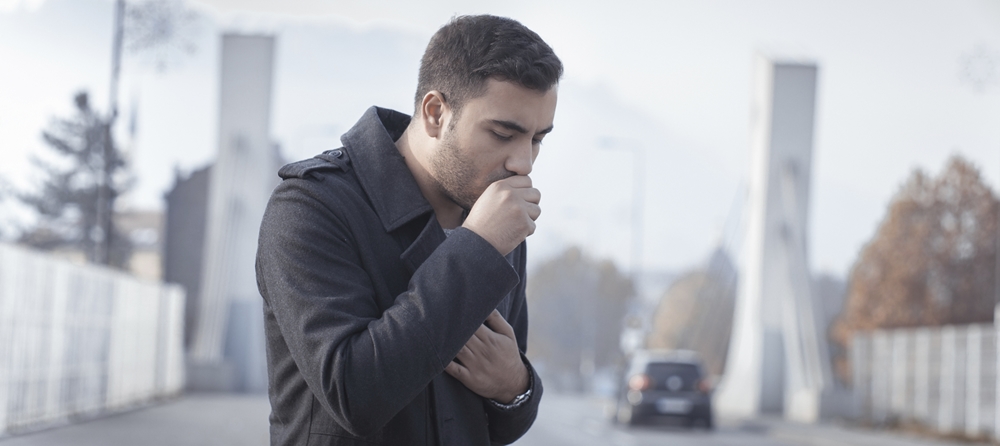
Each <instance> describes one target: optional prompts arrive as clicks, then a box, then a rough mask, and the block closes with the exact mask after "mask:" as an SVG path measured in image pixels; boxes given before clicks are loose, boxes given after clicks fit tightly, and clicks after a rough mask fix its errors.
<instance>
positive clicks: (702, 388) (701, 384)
mask: <svg viewBox="0 0 1000 446" xmlns="http://www.w3.org/2000/svg"><path fill="white" fill-rule="evenodd" d="M698 391H699V392H701V393H708V392H711V391H712V383H710V382H708V379H707V378H706V379H702V380H699V381H698Z"/></svg>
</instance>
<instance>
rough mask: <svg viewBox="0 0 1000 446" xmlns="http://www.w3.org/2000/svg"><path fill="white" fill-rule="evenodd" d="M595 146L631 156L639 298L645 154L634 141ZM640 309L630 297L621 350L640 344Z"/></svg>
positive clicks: (633, 264)
mask: <svg viewBox="0 0 1000 446" xmlns="http://www.w3.org/2000/svg"><path fill="white" fill-rule="evenodd" d="M597 142H598V147H599V148H601V149H604V150H616V151H626V152H629V153H631V154H632V248H631V249H630V250H629V256H630V257H631V258H630V260H629V269H630V273H631V276H632V286H633V287H634V289H635V297H639V296H640V293H641V291H640V286H639V284H640V282H641V280H642V278H641V275H642V235H643V219H642V206H643V192H644V189H645V181H644V178H645V175H644V172H645V169H644V168H643V167H644V166H643V159H644V158H645V153H644V149H643V145H642V143H640V142H639V141H636V140H634V139H631V138H628V139H625V138H618V137H611V136H603V137H600V138H598V141H597ZM638 307H639V304H638V302H637V301H636V300H635V299H634V298H633V299H632V300H631V301H630V302H629V305H628V314H627V315H626V329H627V330H632V332H631V333H630V332H626V333H625V334H627V335H628V336H629V338H626V337H623V338H622V349H623V350H625V351H626V352H627V351H632V350H635V349H637V348H638V347H639V346H641V344H642V338H641V334H642V326H643V325H644V324H642V321H641V319H640V318H639V316H638V315H636V314H635V313H636V312H637V310H638Z"/></svg>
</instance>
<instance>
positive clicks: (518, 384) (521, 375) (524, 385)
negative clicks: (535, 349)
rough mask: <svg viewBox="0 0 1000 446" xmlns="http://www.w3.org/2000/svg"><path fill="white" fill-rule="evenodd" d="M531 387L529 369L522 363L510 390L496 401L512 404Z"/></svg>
mask: <svg viewBox="0 0 1000 446" xmlns="http://www.w3.org/2000/svg"><path fill="white" fill-rule="evenodd" d="M530 387H531V377H530V376H528V367H527V366H525V365H524V363H522V364H521V367H520V369H519V370H518V372H517V373H516V378H515V379H514V380H513V382H512V384H511V386H510V388H509V389H508V390H507V391H506V392H504V393H503V394H501V395H498V397H497V398H495V399H496V401H497V402H499V403H503V404H512V403H514V402H515V400H516V399H517V397H518V396H520V395H524V394H525V393H526V392H527V391H528V389H529V388H530Z"/></svg>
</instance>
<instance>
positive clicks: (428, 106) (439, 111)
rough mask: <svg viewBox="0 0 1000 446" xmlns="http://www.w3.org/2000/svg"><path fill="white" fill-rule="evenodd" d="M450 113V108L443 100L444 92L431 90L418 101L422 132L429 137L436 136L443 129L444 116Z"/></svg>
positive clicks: (439, 134) (438, 135)
mask: <svg viewBox="0 0 1000 446" xmlns="http://www.w3.org/2000/svg"><path fill="white" fill-rule="evenodd" d="M449 114H451V108H450V107H448V103H446V102H445V101H444V94H442V93H441V92H440V91H437V90H431V91H429V92H427V94H425V95H424V99H423V100H422V101H420V121H421V123H422V124H423V127H424V132H426V133H427V136H429V137H431V138H438V137H440V136H441V132H442V131H443V130H444V123H445V116H446V115H449Z"/></svg>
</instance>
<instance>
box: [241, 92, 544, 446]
mask: <svg viewBox="0 0 1000 446" xmlns="http://www.w3.org/2000/svg"><path fill="white" fill-rule="evenodd" d="M409 120H410V118H409V116H407V115H404V114H402V113H398V112H395V111H392V110H386V109H380V108H376V107H372V108H370V109H368V111H367V112H365V114H364V116H363V117H362V118H361V120H360V121H359V122H358V123H357V124H356V125H355V126H354V127H353V128H352V129H351V130H350V131H349V132H347V133H346V134H345V135H344V136H343V138H342V139H341V142H342V143H343V144H344V147H343V148H340V149H336V150H330V151H327V152H325V153H324V154H322V155H319V156H317V157H316V158H312V159H308V160H305V161H300V162H297V163H293V164H289V165H287V166H285V167H283V168H282V169H281V171H280V172H279V175H280V176H281V178H283V179H284V181H282V182H281V184H279V185H278V187H277V188H275V190H274V192H273V194H272V195H271V199H270V201H269V202H268V205H267V211H266V212H265V214H264V219H263V222H262V224H261V229H260V240H259V245H258V251H257V285H258V287H259V289H260V293H261V295H262V296H263V298H264V321H265V332H266V335H267V363H268V380H269V386H268V394H269V397H270V400H271V416H270V423H271V444H272V445H373V444H375V445H436V444H442V445H462V446H468V445H487V444H491V443H492V444H507V443H511V442H513V441H515V440H517V439H518V438H519V437H521V435H523V434H524V432H525V431H527V430H528V428H529V427H530V426H531V424H532V422H534V420H535V415H536V413H537V411H538V402H539V400H540V399H541V395H542V383H541V381H540V380H539V379H538V377H537V374H535V373H534V370H532V369H531V366H530V364H528V363H527V360H526V359H524V360H525V364H528V370H529V372H530V373H531V375H532V381H531V389H532V394H531V397H530V399H529V400H528V401H527V402H526V403H525V404H524V405H522V406H520V407H517V408H515V409H511V410H506V411H505V410H502V409H500V408H497V407H494V406H493V405H492V404H490V402H489V401H487V400H485V399H484V398H482V397H480V396H479V395H476V394H475V393H473V392H472V391H470V390H469V389H468V388H466V387H465V386H464V385H463V384H462V383H461V382H459V381H458V380H456V379H454V378H452V377H451V376H450V375H448V374H447V373H443V370H444V367H445V366H446V365H447V364H448V363H449V362H450V361H451V360H452V359H453V358H454V357H455V355H456V354H458V351H459V350H460V349H461V348H462V346H463V345H465V342H466V341H467V340H468V339H469V337H471V336H472V334H473V333H474V332H475V331H476V329H477V328H478V327H479V326H480V325H481V324H482V323H483V321H484V320H485V319H486V317H487V316H488V315H489V313H490V312H491V311H493V309H494V308H496V309H498V310H499V311H500V313H501V314H502V315H503V316H504V318H506V320H507V321H508V322H509V323H510V324H511V326H512V327H513V328H514V332H515V333H516V335H517V343H518V346H519V347H520V348H521V351H522V352H523V351H524V350H525V347H526V343H527V338H528V314H527V305H526V303H525V297H524V289H525V281H524V273H525V271H524V270H525V245H524V244H523V243H522V244H521V245H520V246H519V247H518V248H517V249H515V250H514V251H513V252H512V253H511V254H510V255H508V256H507V257H506V258H505V257H504V256H501V255H500V253H499V252H497V250H496V249H494V248H493V246H492V245H490V244H489V243H488V242H487V241H486V240H484V239H483V238H481V237H479V236H478V235H476V234H475V233H474V232H472V231H469V230H468V229H464V228H458V229H456V230H455V231H454V232H453V233H452V234H451V235H450V236H448V237H446V236H445V234H444V232H443V231H442V229H441V227H440V226H439V225H438V222H437V219H436V218H435V217H434V213H433V211H432V209H431V207H430V204H428V202H427V200H426V199H424V197H423V195H421V193H420V190H419V189H418V188H417V184H416V181H415V180H414V179H413V176H412V174H411V173H410V171H409V170H408V169H407V167H406V164H405V162H404V161H403V158H402V156H401V155H400V154H399V152H398V151H397V150H396V147H395V144H394V141H395V140H396V139H398V138H399V137H400V135H401V134H402V132H403V130H404V129H405V128H406V125H407V124H408V123H409ZM522 359H523V355H522Z"/></svg>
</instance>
